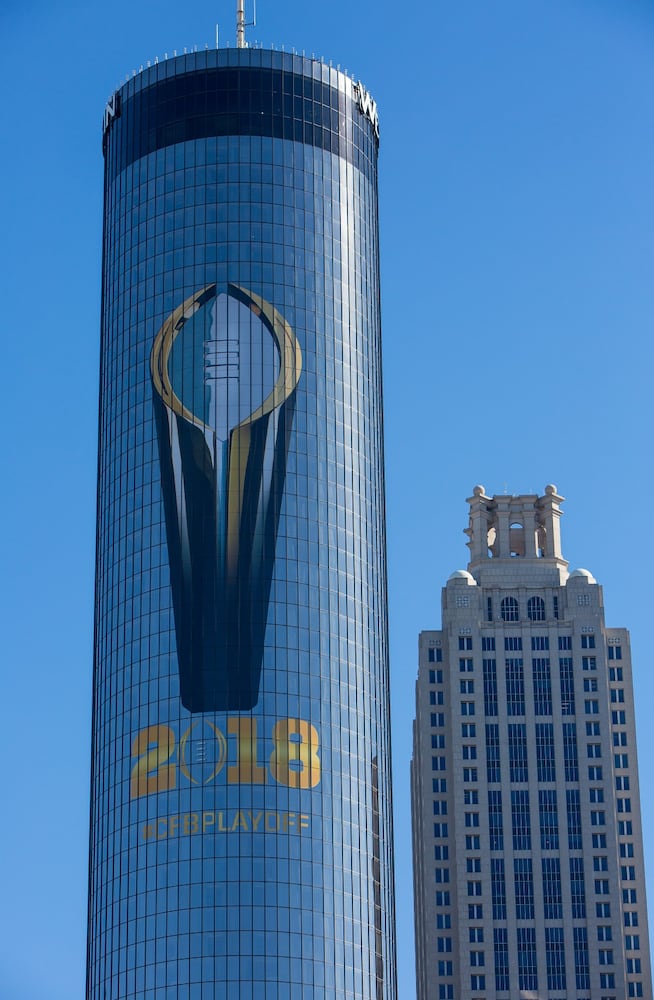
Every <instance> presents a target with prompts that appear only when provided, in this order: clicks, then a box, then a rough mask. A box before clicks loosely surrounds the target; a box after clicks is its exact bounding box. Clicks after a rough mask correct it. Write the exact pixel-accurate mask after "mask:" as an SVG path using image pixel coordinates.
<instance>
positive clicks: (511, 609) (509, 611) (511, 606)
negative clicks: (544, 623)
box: [500, 597, 520, 622]
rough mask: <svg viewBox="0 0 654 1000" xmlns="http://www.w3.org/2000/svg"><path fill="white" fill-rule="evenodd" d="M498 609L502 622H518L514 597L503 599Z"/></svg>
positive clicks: (517, 608)
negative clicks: (499, 609)
mask: <svg viewBox="0 0 654 1000" xmlns="http://www.w3.org/2000/svg"><path fill="white" fill-rule="evenodd" d="M500 607H501V613H502V621H503V622H517V621H520V610H519V607H518V602H517V601H516V599H515V597H503V598H502V604H501V605H500Z"/></svg>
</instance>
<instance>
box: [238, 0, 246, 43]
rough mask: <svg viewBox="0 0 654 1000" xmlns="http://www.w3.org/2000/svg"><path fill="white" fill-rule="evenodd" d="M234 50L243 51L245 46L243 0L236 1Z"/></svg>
mask: <svg viewBox="0 0 654 1000" xmlns="http://www.w3.org/2000/svg"><path fill="white" fill-rule="evenodd" d="M236 48H237V49H244V48H246V44H245V0H236Z"/></svg>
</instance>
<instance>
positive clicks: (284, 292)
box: [87, 48, 395, 1000]
mask: <svg viewBox="0 0 654 1000" xmlns="http://www.w3.org/2000/svg"><path fill="white" fill-rule="evenodd" d="M377 147H378V126H377V115H376V107H375V104H374V102H373V101H372V100H371V98H370V96H369V94H368V93H367V92H366V91H365V89H364V88H363V87H362V86H361V85H360V84H357V83H354V82H353V81H352V80H351V79H350V78H349V77H347V76H345V75H344V74H342V73H340V72H337V71H336V70H334V69H333V68H331V67H329V66H325V65H323V64H322V63H321V62H318V61H316V60H313V59H305V58H300V57H298V56H294V55H291V54H285V53H280V52H271V51H263V50H260V49H247V48H242V49H233V50H229V49H224V50H217V51H205V52H199V53H194V54H191V55H185V56H181V57H179V58H175V59H171V60H167V61H164V62H160V63H158V64H157V65H155V66H153V67H151V68H149V69H147V70H146V71H144V72H142V73H141V74H140V75H139V76H137V77H135V78H134V79H132V80H130V81H129V82H128V83H127V84H125V86H124V87H122V88H121V89H120V90H119V91H118V92H117V93H116V94H115V95H114V97H113V98H112V100H111V102H110V103H109V105H108V106H107V110H106V112H105V123H104V152H105V196H104V243H103V285H102V291H103V300H102V348H101V374H100V444H99V481H98V536H97V581H96V625H95V666H94V719H93V763H92V802H91V859H90V898H89V949H88V987H87V997H88V998H93V1000H123V998H139V1000H154V998H157V1000H160V998H164V997H166V998H167V997H170V998H173V997H175V998H176V1000H186V998H187V1000H196V998H197V1000H206V998H209V997H210V998H218V997H220V998H226V997H229V998H232V997H234V998H240V1000H264V998H265V1000H277V998H279V1000H282V998H283V1000H289V998H291V1000H327V998H330V1000H332V998H336V1000H346V998H348V1000H350V998H352V1000H354V998H356V1000H393V998H394V996H395V952H394V911H393V878H392V854H391V849H392V845H391V835H392V830H391V799H390V747H389V704H388V700H389V699H388V660H387V620H386V580H385V574H386V569H385V538H384V483H383V455H382V412H381V370H380V317H379V265H378V228H377Z"/></svg>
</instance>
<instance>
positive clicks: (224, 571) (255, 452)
mask: <svg viewBox="0 0 654 1000" xmlns="http://www.w3.org/2000/svg"><path fill="white" fill-rule="evenodd" d="M150 371H151V375H152V386H153V400H154V409H155V417H156V424H157V437H158V442H159V459H160V466H161V485H162V491H163V500H164V510H165V517H166V538H167V543H168V557H169V565H170V576H171V579H170V583H171V588H172V595H173V607H174V613H175V635H176V640H177V658H178V665H179V679H180V691H181V699H182V704H183V705H184V707H185V708H187V709H188V710H189V711H190V712H215V711H230V710H231V711H234V710H236V711H246V710H248V709H251V708H253V707H254V706H255V705H256V703H257V700H258V697H259V683H260V677H261V661H262V657H263V644H264V638H265V630H266V620H267V617H268V602H269V597H270V584H271V579H272V572H273V565H274V560H275V546H276V539H277V529H278V525H279V515H280V508H281V501H282V494H283V489H284V478H285V472H286V457H287V453H288V441H289V435H290V431H291V425H292V420H293V409H294V399H295V389H296V387H297V384H298V380H299V378H300V374H301V371H302V353H301V351H300V347H299V344H298V342H297V340H296V338H295V335H294V333H293V331H292V330H291V328H290V326H289V325H288V323H287V322H286V321H285V320H284V318H283V317H282V316H281V315H280V313H279V312H278V311H277V310H276V309H275V308H274V307H273V306H272V305H271V304H270V303H269V302H266V301H265V300H264V299H262V298H261V296H259V295H256V294H255V293H254V292H251V291H248V290H247V289H245V288H240V287H239V286H238V285H234V284H228V285H227V286H226V287H225V290H224V291H223V290H219V288H218V286H217V285H215V284H212V285H208V286H207V287H206V288H203V289H202V290H201V291H199V292H197V293H196V294H194V295H191V296H190V297H189V298H187V299H186V300H185V301H184V302H182V304H181V305H180V306H178V307H177V308H176V309H175V310H174V312H173V313H172V314H171V315H170V316H169V317H168V319H167V320H166V322H165V323H164V325H163V326H162V327H161V329H160V330H159V332H158V333H157V335H156V337H155V340H154V344H153V347H152V352H151V355H150Z"/></svg>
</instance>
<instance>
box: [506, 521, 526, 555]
mask: <svg viewBox="0 0 654 1000" xmlns="http://www.w3.org/2000/svg"><path fill="white" fill-rule="evenodd" d="M509 547H510V549H511V556H512V558H515V557H516V556H524V554H525V529H524V525H522V524H521V523H520V521H514V522H513V524H512V525H511V526H510V527H509Z"/></svg>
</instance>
